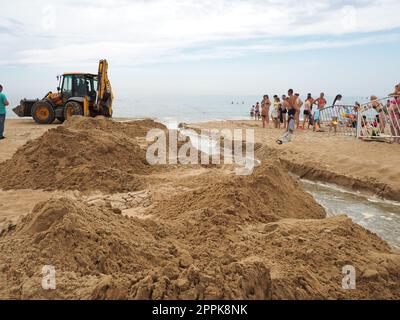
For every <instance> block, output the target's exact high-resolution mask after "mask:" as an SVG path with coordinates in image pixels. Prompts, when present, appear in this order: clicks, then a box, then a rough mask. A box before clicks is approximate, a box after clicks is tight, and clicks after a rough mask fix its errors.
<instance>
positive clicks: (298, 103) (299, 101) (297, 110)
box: [294, 93, 304, 129]
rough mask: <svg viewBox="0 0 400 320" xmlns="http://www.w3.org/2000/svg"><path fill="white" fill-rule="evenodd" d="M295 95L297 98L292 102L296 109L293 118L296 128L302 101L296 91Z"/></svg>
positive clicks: (298, 124) (298, 123)
mask: <svg viewBox="0 0 400 320" xmlns="http://www.w3.org/2000/svg"><path fill="white" fill-rule="evenodd" d="M295 96H296V98H297V99H296V102H295V104H294V108H295V109H296V115H295V117H294V119H295V121H296V127H297V129H298V128H299V127H300V110H301V107H302V106H303V104H304V103H303V101H302V100H301V98H300V94H298V93H296V94H295Z"/></svg>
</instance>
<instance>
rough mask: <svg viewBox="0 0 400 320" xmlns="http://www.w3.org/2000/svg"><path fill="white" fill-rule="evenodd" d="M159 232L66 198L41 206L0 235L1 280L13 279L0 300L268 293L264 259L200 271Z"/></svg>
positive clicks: (151, 225)
mask: <svg viewBox="0 0 400 320" xmlns="http://www.w3.org/2000/svg"><path fill="white" fill-rule="evenodd" d="M162 229H163V228H162V226H161V227H160V225H159V224H157V223H155V222H151V221H140V220H137V219H129V218H126V217H123V216H122V215H119V214H116V213H114V212H113V211H112V210H110V209H99V208H96V207H88V206H85V205H83V204H79V203H77V202H73V201H71V200H68V199H65V198H61V199H53V200H51V201H49V202H44V203H41V204H38V205H37V206H36V207H35V209H34V210H33V212H32V213H31V214H30V215H28V216H27V217H25V218H24V219H23V220H22V221H21V223H20V224H19V225H18V226H17V227H16V228H15V229H13V230H9V231H7V232H6V234H5V235H4V236H3V237H2V238H0V249H1V250H0V252H1V253H0V256H1V261H2V265H1V269H2V273H1V274H0V279H1V281H2V283H5V279H7V284H8V285H7V287H6V288H5V287H4V286H3V287H2V288H1V289H0V297H1V298H17V299H20V298H39V297H40V298H70V299H72V298H75V299H76V298H89V299H90V298H92V299H101V298H108V299H113V298H125V299H126V298H131V299H178V298H181V299H182V298H203V299H204V298H206V299H210V298H213V297H214V295H215V290H217V288H224V289H225V297H226V298H238V299H240V298H247V299H251V298H260V299H265V298H268V295H270V288H271V282H270V281H269V271H268V269H267V268H266V267H265V265H264V264H263V263H260V262H257V261H251V262H240V263H239V262H238V263H235V264H232V265H231V266H230V268H229V270H226V272H224V273H223V274H221V275H217V273H216V270H215V271H213V272H211V273H210V272H209V271H204V270H203V271H200V270H199V269H198V268H197V267H196V266H195V264H194V260H193V258H192V257H191V256H190V255H189V253H188V252H187V251H185V250H182V249H180V248H179V249H178V247H179V242H177V240H176V239H173V238H172V239H168V238H167V239H165V241H160V239H161V238H162V237H164V236H163V231H162ZM16 239H18V240H16ZM27 248H28V249H27ZM49 264H50V265H53V266H54V267H55V268H56V271H57V287H58V289H57V290H55V291H44V290H42V288H41V278H42V275H41V268H42V267H43V266H44V265H49ZM17 274H18V276H14V275H17ZM208 274H211V275H208ZM213 275H214V276H213ZM3 281H4V282H3ZM219 290H220V289H219Z"/></svg>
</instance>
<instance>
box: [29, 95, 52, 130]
mask: <svg viewBox="0 0 400 320" xmlns="http://www.w3.org/2000/svg"><path fill="white" fill-rule="evenodd" d="M31 113H32V117H33V119H34V120H35V121H36V123H39V124H51V123H53V122H54V120H55V118H56V116H55V112H54V109H53V106H52V105H51V104H50V103H49V102H47V101H43V100H41V101H38V102H36V103H35V104H34V105H33V106H32V111H31Z"/></svg>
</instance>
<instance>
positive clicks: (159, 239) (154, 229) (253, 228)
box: [0, 163, 400, 299]
mask: <svg viewBox="0 0 400 320" xmlns="http://www.w3.org/2000/svg"><path fill="white" fill-rule="evenodd" d="M192 179H193V178H192ZM202 179H205V180H208V181H209V183H208V184H206V185H205V186H204V187H199V188H197V190H195V191H194V192H188V191H182V192H181V194H180V196H177V195H174V196H171V197H170V198H169V199H164V200H159V202H157V201H156V202H155V203H154V204H153V206H152V207H150V208H148V209H147V211H146V212H145V214H144V215H141V217H140V219H139V218H128V217H126V216H124V215H121V211H120V210H116V209H113V208H108V207H107V206H96V205H89V204H85V203H83V202H81V201H80V202H78V201H77V200H71V199H66V198H60V199H52V200H50V201H47V202H43V203H40V204H38V205H37V206H36V207H35V209H34V210H33V212H32V213H31V214H29V215H28V216H26V217H25V218H24V219H23V220H22V221H20V222H19V223H17V225H16V226H15V225H14V226H12V227H9V228H8V229H7V230H5V231H4V232H2V233H1V236H0V261H1V263H0V271H1V272H0V282H1V283H7V285H6V286H1V287H0V298H15V299H20V298H26V299H37V298H47V299H54V298H59V299H292V298H296V299H335V298H336V299H345V298H350V299H378V298H380V299H387V298H400V289H399V283H400V255H399V254H398V253H397V254H396V253H393V252H392V251H391V249H390V248H389V246H388V245H387V244H386V243H385V242H384V241H382V240H380V239H379V238H378V237H377V236H376V235H374V234H372V233H370V232H368V231H366V230H365V229H363V228H362V227H360V226H358V225H356V224H354V223H353V222H352V221H351V220H350V219H348V218H346V217H337V218H333V219H321V218H322V217H323V216H324V211H323V210H322V209H321V207H320V206H318V205H317V204H316V203H315V201H314V200H313V199H312V198H311V197H310V196H308V195H307V194H306V193H305V192H304V191H302V190H301V189H300V188H297V187H296V184H295V183H294V182H292V181H291V180H290V178H289V176H288V175H287V174H286V173H284V172H283V171H282V170H281V169H279V168H278V167H277V166H276V165H275V164H270V163H265V164H263V165H262V166H261V167H260V168H258V169H257V170H256V171H255V173H254V175H253V176H249V177H235V176H230V177H227V180H226V182H224V181H223V180H222V179H221V180H220V178H217V177H214V176H213V175H207V176H206V178H204V177H203V178H200V179H199V181H201V183H205V181H203V180H202ZM259 207H261V208H262V209H259ZM310 218H313V219H310ZM314 218H315V219H314ZM44 265H53V266H54V267H55V268H56V272H57V274H56V279H57V290H54V291H44V290H42V288H41V281H42V275H41V270H42V267H43V266H44ZM345 265H353V266H354V267H355V268H356V270H357V289H356V290H350V291H349V290H344V289H343V288H342V278H343V274H342V268H343V267H344V266H345Z"/></svg>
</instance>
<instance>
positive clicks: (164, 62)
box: [0, 0, 400, 96]
mask: <svg viewBox="0 0 400 320" xmlns="http://www.w3.org/2000/svg"><path fill="white" fill-rule="evenodd" d="M399 13H400V1H398V0H350V1H344V0H321V1H312V0H301V1H300V0H247V1H246V0H193V1H192V0H133V1H128V0H96V1H94V0H93V1H92V0H59V1H57V0H56V1H54V0H53V1H40V0H36V1H34V0H20V1H2V3H1V10H0V39H1V42H0V43H1V44H0V83H2V84H3V85H4V86H5V87H6V90H7V91H9V92H11V93H12V94H17V95H18V94H21V95H24V94H25V95H28V94H36V95H39V96H40V95H43V94H44V93H45V92H46V91H47V90H50V89H54V88H55V87H57V83H56V79H55V78H56V75H57V74H60V73H63V72H66V71H87V72H96V70H97V62H98V60H99V59H101V58H107V59H108V60H109V63H110V76H111V79H112V82H113V85H114V87H115V91H116V93H117V94H118V92H121V93H123V94H127V93H130V94H132V95H135V94H149V93H153V94H166V93H170V94H235V95H241V94H261V93H264V92H267V93H270V94H273V93H278V92H283V91H285V90H287V88H288V87H294V88H295V90H296V91H300V92H302V93H306V92H308V91H310V92H319V91H321V90H324V91H326V92H327V93H328V94H336V93H338V92H341V93H343V94H345V95H368V94H371V93H374V94H377V95H384V94H387V93H389V91H391V90H392V89H393V87H394V85H395V84H396V83H398V82H399V76H398V73H399V70H400V59H399V58H398V57H399V53H400V16H399Z"/></svg>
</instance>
